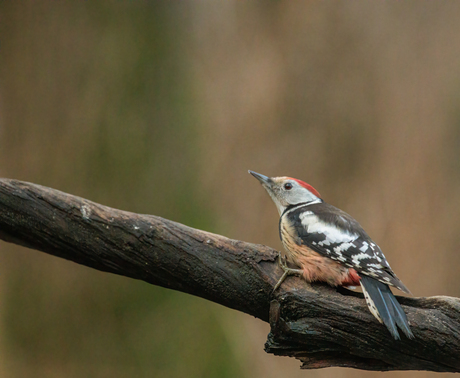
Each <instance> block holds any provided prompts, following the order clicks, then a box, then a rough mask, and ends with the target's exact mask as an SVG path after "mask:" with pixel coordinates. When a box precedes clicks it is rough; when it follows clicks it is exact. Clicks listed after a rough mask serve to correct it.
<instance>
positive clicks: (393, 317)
mask: <svg viewBox="0 0 460 378" xmlns="http://www.w3.org/2000/svg"><path fill="white" fill-rule="evenodd" d="M360 283H361V286H362V287H363V289H364V290H363V291H364V294H365V297H366V301H367V305H368V307H369V310H370V311H371V313H372V314H373V315H374V316H375V317H376V318H377V319H378V318H379V317H380V319H379V320H381V321H382V322H383V324H385V326H386V327H387V328H388V330H389V331H390V333H391V335H392V336H393V337H394V338H395V339H396V340H399V339H400V337H399V333H398V329H397V327H396V325H398V327H399V328H400V329H401V330H402V331H403V332H404V334H405V335H406V336H407V337H408V338H409V339H413V338H414V335H413V333H412V331H411V330H410V328H409V322H408V321H407V317H406V314H405V313H404V310H403V309H402V307H401V305H400V304H399V302H398V301H397V300H396V298H395V296H394V295H393V293H392V292H391V290H390V288H389V287H388V285H385V284H384V283H382V282H380V281H377V280H376V279H374V278H371V277H368V276H365V275H364V274H363V275H361V281H360ZM375 312H377V313H378V315H377V314H376V313H375Z"/></svg>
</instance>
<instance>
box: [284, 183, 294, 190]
mask: <svg viewBox="0 0 460 378" xmlns="http://www.w3.org/2000/svg"><path fill="white" fill-rule="evenodd" d="M284 189H285V190H291V189H292V184H291V183H290V182H287V183H286V184H284Z"/></svg>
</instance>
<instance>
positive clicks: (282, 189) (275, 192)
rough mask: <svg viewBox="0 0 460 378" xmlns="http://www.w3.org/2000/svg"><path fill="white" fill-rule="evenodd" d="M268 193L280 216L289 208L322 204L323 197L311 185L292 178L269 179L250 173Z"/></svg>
mask: <svg viewBox="0 0 460 378" xmlns="http://www.w3.org/2000/svg"><path fill="white" fill-rule="evenodd" d="M249 173H250V174H251V175H253V176H254V177H255V178H256V179H257V180H259V181H260V183H261V184H262V186H263V187H264V188H265V190H266V191H267V192H268V194H269V195H270V197H271V198H272V200H273V202H275V205H276V208H277V209H278V212H279V213H280V215H281V214H282V213H283V211H284V210H286V208H287V207H289V206H293V205H298V204H301V203H310V202H312V203H317V202H322V200H321V195H320V194H319V193H318V191H317V190H316V189H315V188H313V187H312V186H311V185H309V184H307V183H306V182H303V181H301V180H297V179H295V178H292V177H267V176H264V175H261V174H260V173H256V172H253V171H249Z"/></svg>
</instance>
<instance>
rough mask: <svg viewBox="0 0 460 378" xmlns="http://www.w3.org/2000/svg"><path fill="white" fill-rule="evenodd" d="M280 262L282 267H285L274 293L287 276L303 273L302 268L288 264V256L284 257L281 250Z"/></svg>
mask: <svg viewBox="0 0 460 378" xmlns="http://www.w3.org/2000/svg"><path fill="white" fill-rule="evenodd" d="M278 262H279V265H280V267H281V269H283V271H284V273H283V275H282V276H281V278H280V279H279V281H278V282H277V283H276V285H275V287H274V288H273V291H272V294H273V293H274V292H275V291H276V289H278V288H279V287H280V286H281V284H282V283H283V281H284V280H285V279H286V277H287V276H293V275H298V276H300V275H302V273H303V270H302V269H292V268H289V267H288V266H287V262H286V256H285V257H283V256H282V255H281V252H279V255H278Z"/></svg>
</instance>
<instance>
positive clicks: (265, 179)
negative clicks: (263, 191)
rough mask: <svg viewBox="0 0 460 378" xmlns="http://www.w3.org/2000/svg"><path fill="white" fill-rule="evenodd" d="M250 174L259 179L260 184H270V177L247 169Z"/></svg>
mask: <svg viewBox="0 0 460 378" xmlns="http://www.w3.org/2000/svg"><path fill="white" fill-rule="evenodd" d="M248 172H249V173H250V174H251V175H253V176H254V177H255V178H256V179H257V180H259V181H260V183H261V184H262V185H268V186H270V185H271V184H272V179H271V178H270V177H267V176H264V175H261V174H260V173H257V172H254V171H248Z"/></svg>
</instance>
